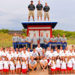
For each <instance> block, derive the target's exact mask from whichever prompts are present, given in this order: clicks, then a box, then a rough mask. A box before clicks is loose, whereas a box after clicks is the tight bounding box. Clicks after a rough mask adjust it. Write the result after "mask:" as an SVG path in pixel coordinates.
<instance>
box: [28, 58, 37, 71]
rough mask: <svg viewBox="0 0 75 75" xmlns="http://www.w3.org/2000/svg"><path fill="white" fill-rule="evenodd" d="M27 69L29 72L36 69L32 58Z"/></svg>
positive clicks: (35, 63)
mask: <svg viewBox="0 0 75 75" xmlns="http://www.w3.org/2000/svg"><path fill="white" fill-rule="evenodd" d="M29 69H30V70H31V71H34V70H36V69H37V62H36V61H35V60H34V58H33V57H31V60H30V61H29Z"/></svg>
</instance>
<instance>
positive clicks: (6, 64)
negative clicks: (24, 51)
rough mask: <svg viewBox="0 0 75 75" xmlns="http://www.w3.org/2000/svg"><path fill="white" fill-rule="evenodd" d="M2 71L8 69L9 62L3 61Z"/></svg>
mask: <svg viewBox="0 0 75 75" xmlns="http://www.w3.org/2000/svg"><path fill="white" fill-rule="evenodd" d="M3 64H4V69H9V61H3Z"/></svg>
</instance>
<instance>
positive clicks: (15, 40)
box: [12, 33, 18, 49]
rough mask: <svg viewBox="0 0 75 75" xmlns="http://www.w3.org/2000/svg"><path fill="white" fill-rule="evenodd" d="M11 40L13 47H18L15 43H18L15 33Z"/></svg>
mask: <svg viewBox="0 0 75 75" xmlns="http://www.w3.org/2000/svg"><path fill="white" fill-rule="evenodd" d="M12 41H13V46H14V49H16V48H18V45H17V43H18V36H17V34H16V33H14V36H13V38H12Z"/></svg>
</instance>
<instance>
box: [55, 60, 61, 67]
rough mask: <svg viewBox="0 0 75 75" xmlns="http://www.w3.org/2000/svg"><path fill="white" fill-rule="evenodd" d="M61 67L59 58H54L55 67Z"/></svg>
mask: <svg viewBox="0 0 75 75" xmlns="http://www.w3.org/2000/svg"><path fill="white" fill-rule="evenodd" d="M60 67H61V61H60V59H57V60H56V68H60Z"/></svg>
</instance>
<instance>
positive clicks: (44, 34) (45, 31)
mask: <svg viewBox="0 0 75 75" xmlns="http://www.w3.org/2000/svg"><path fill="white" fill-rule="evenodd" d="M41 33H43V36H44V37H46V34H47V33H48V37H49V38H50V30H42V31H40V34H41Z"/></svg>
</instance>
